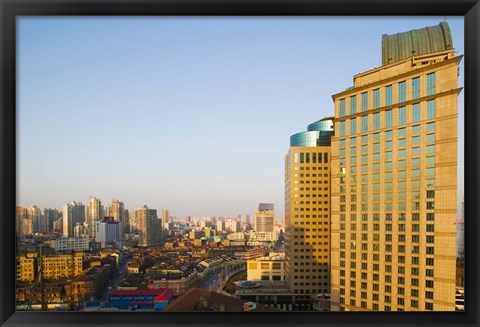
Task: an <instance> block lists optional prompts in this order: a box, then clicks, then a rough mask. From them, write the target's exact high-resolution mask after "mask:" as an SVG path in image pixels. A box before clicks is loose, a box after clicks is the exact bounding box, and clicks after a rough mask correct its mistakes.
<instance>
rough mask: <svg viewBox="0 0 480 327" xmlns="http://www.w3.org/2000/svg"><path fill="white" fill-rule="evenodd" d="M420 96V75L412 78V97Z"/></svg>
mask: <svg viewBox="0 0 480 327" xmlns="http://www.w3.org/2000/svg"><path fill="white" fill-rule="evenodd" d="M419 97H420V77H415V78H413V79H412V99H418V98H419Z"/></svg>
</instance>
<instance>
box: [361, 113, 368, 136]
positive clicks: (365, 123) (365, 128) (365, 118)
mask: <svg viewBox="0 0 480 327" xmlns="http://www.w3.org/2000/svg"><path fill="white" fill-rule="evenodd" d="M367 131H368V116H363V117H362V132H367Z"/></svg>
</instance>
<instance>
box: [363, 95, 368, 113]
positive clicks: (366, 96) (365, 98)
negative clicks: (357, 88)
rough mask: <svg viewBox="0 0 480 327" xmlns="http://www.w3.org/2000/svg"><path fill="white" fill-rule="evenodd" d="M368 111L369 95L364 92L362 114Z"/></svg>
mask: <svg viewBox="0 0 480 327" xmlns="http://www.w3.org/2000/svg"><path fill="white" fill-rule="evenodd" d="M367 110H368V93H367V92H364V93H362V112H365V111H367Z"/></svg>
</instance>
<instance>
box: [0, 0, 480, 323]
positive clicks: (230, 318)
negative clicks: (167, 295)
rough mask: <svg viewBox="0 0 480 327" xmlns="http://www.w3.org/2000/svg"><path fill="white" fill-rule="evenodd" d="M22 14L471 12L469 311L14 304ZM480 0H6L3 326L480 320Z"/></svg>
mask: <svg viewBox="0 0 480 327" xmlns="http://www.w3.org/2000/svg"><path fill="white" fill-rule="evenodd" d="M21 15H66V16H69V15H93V16H96V15H139V16H143V15H228V16H230V15H250V16H256V15H299V16H307V15H308V16H311V15H413V16H418V15H427V16H428V15H437V16H444V15H449V16H452V15H461V16H464V18H465V53H464V60H465V88H464V97H465V130H464V131H465V156H466V158H465V159H466V160H465V172H466V174H465V176H466V180H465V203H466V205H465V226H466V228H465V261H466V266H465V285H466V292H465V312H389V313H385V312H382V313H373V312H348V313H345V312H328V313H322V314H319V313H313V312H289V313H283V312H282V313H275V314H273V313H252V314H245V313H186V314H179V313H162V314H158V313H135V312H122V313H118V312H114V313H85V312H82V313H77V312H63V313H62V312H58V313H57V312H55V313H51V312H15V301H14V299H15V283H14V281H15V246H14V244H15V224H14V219H13V217H14V215H15V205H16V203H15V202H16V178H15V176H16V163H15V157H16V155H15V154H16V148H15V144H16V139H15V137H16V118H15V86H16V76H15V56H16V55H15V31H16V21H15V19H16V16H21ZM479 16H480V4H479V3H478V0H467V1H458V0H440V1H439V0H416V1H411V0H394V1H382V0H359V1H355V0H337V1H334V0H301V1H293V0H271V1H269V0H263V1H253V0H240V1H239V0H232V1H228V0H223V1H221V0H197V1H195V0H175V1H174V0H140V1H135V0H112V1H110V0H107V1H101V0H93V1H92V0H72V1H66V0H0V17H1V18H0V35H1V36H0V43H1V51H0V62H1V72H0V74H1V75H0V77H1V78H0V83H1V91H0V103H1V134H0V135H1V142H0V144H1V160H0V168H1V169H0V174H1V175H0V180H1V183H2V196H1V201H0V210H1V214H2V216H1V219H0V232H1V234H2V237H1V240H0V244H1V245H0V247H1V248H0V251H1V253H0V258H1V269H0V284H1V285H0V293H1V300H0V301H1V305H0V321H1V323H2V326H38V325H49V326H60V325H61V326H87V325H88V326H97V325H98V326H119V325H120V326H130V325H131V326H182V325H185V326H187V325H188V326H207V325H249V326H267V325H271V326H273V325H299V326H314V325H322V326H333V325H335V326H355V325H376V326H378V325H381V326H383V325H387V326H388V325H391V326H427V325H432V326H463V327H466V326H468V327H470V326H478V322H479V319H478V315H479V305H478V304H479V302H478V297H479V284H478V276H479V271H478V266H479V260H478V258H479V251H478V245H479V243H478V235H480V231H479V225H478V222H477V218H478V216H479V215H478V203H479V202H480V194H479V192H478V185H479V181H478V170H479V160H478V159H479V158H478V156H479V152H478V147H479V126H480V121H479V115H478V109H479V108H480V106H479V98H480V95H479V91H480V85H479V76H480V74H479V65H478V60H479V48H480V44H479V40H480V23H479Z"/></svg>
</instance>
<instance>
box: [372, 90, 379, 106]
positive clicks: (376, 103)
mask: <svg viewBox="0 0 480 327" xmlns="http://www.w3.org/2000/svg"><path fill="white" fill-rule="evenodd" d="M378 107H380V89H375V90H373V108H374V109H375V108H378Z"/></svg>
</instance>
